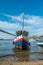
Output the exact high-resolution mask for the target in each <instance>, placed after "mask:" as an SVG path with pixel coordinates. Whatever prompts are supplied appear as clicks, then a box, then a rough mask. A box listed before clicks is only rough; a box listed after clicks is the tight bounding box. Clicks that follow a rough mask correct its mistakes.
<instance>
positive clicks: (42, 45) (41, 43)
mask: <svg viewBox="0 0 43 65" xmlns="http://www.w3.org/2000/svg"><path fill="white" fill-rule="evenodd" d="M37 45H38V46H41V47H43V40H40V39H39V40H38V41H37Z"/></svg>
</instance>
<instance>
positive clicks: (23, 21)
mask: <svg viewBox="0 0 43 65" xmlns="http://www.w3.org/2000/svg"><path fill="white" fill-rule="evenodd" d="M23 29H24V13H23V24H22V32H23Z"/></svg>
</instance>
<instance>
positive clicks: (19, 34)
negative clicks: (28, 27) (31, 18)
mask: <svg viewBox="0 0 43 65" xmlns="http://www.w3.org/2000/svg"><path fill="white" fill-rule="evenodd" d="M13 44H15V48H16V49H28V48H29V46H30V42H29V34H28V32H27V31H25V30H24V18H23V25H22V30H19V31H16V37H15V39H14V41H13Z"/></svg>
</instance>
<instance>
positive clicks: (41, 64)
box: [0, 61, 43, 65]
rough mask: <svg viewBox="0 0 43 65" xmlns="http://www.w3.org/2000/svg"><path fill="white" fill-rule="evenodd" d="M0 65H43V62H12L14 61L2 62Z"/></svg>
mask: <svg viewBox="0 0 43 65" xmlns="http://www.w3.org/2000/svg"><path fill="white" fill-rule="evenodd" d="M0 65H43V61H37V62H35V61H34V62H12V61H4V62H3V61H1V62H0Z"/></svg>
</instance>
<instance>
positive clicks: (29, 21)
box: [0, 13, 43, 35]
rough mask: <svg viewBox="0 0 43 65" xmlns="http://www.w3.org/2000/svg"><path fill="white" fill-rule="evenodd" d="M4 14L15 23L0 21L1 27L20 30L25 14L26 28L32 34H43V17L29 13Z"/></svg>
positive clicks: (12, 30)
mask: <svg viewBox="0 0 43 65" xmlns="http://www.w3.org/2000/svg"><path fill="white" fill-rule="evenodd" d="M3 15H4V16H6V17H8V18H10V19H11V20H12V21H13V23H9V22H8V21H0V28H2V29H6V30H7V31H8V30H9V31H10V32H12V33H14V31H17V30H20V29H21V28H22V24H23V16H24V29H25V30H27V31H29V32H30V35H41V34H43V33H42V31H43V17H41V16H35V15H29V14H24V13H21V14H20V15H16V16H13V15H8V14H3ZM15 22H16V23H15Z"/></svg>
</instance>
